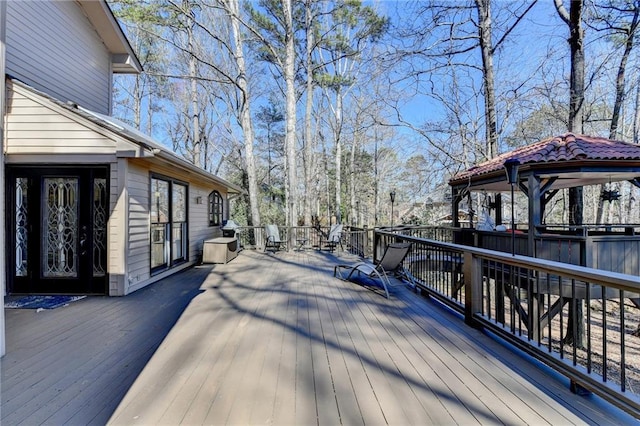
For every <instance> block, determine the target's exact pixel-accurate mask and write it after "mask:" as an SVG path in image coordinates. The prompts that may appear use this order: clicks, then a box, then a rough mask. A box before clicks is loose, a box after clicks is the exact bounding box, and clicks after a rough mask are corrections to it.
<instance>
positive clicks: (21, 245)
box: [6, 166, 109, 294]
mask: <svg viewBox="0 0 640 426" xmlns="http://www.w3.org/2000/svg"><path fill="white" fill-rule="evenodd" d="M108 172H109V170H108V167H104V166H81V167H78V166H74V167H56V168H51V167H47V168H43V167H35V166H31V167H11V166H8V167H7V174H6V176H7V183H6V186H7V192H6V195H7V206H8V208H7V227H6V229H7V236H6V240H7V254H8V256H7V275H8V277H7V278H8V284H9V292H10V293H15V294H105V293H106V292H107V278H108V276H107V220H108V217H109V179H108Z"/></svg>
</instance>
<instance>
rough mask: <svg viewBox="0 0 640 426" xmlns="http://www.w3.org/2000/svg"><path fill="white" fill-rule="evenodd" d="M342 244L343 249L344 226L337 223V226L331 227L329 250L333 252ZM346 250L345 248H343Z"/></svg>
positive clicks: (328, 238) (328, 242)
mask: <svg viewBox="0 0 640 426" xmlns="http://www.w3.org/2000/svg"><path fill="white" fill-rule="evenodd" d="M338 244H340V247H342V224H340V223H337V224H335V225H331V230H330V231H329V236H328V237H327V246H329V250H330V251H331V252H333V251H334V250H335V248H336V246H337V245H338ZM342 249H343V250H344V247H342Z"/></svg>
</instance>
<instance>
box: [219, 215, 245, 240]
mask: <svg viewBox="0 0 640 426" xmlns="http://www.w3.org/2000/svg"><path fill="white" fill-rule="evenodd" d="M239 228H240V225H238V224H237V223H236V222H235V221H234V220H233V219H228V220H225V221H224V222H222V228H220V229H222V236H223V237H230V238H235V237H237V233H238V232H240V231H239V230H238V229H239Z"/></svg>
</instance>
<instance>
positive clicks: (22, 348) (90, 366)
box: [1, 251, 633, 425]
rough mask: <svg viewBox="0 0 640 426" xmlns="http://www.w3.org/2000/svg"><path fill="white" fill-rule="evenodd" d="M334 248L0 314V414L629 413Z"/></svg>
mask: <svg viewBox="0 0 640 426" xmlns="http://www.w3.org/2000/svg"><path fill="white" fill-rule="evenodd" d="M338 256H341V255H337V254H329V253H317V252H300V253H298V252H294V253H284V252H280V253H277V254H275V255H268V254H263V253H259V252H252V251H244V252H242V253H241V254H240V256H239V257H238V258H236V259H235V260H233V261H232V262H231V263H229V264H226V265H215V266H213V265H204V266H199V267H195V268H192V269H190V270H187V271H185V272H182V273H179V274H177V275H175V276H173V277H171V278H168V279H165V280H163V281H161V282H159V283H157V284H154V285H152V286H150V287H148V288H145V289H143V290H140V291H138V292H136V293H134V294H132V295H129V296H126V297H123V298H107V297H91V298H87V299H84V300H81V301H78V302H74V303H72V304H71V305H69V306H68V307H64V308H58V309H55V310H51V311H44V312H39V313H36V312H35V311H31V310H8V311H7V313H6V324H7V355H6V356H5V357H4V358H3V359H2V361H1V363H2V380H1V415H2V417H1V419H2V421H1V423H2V424H3V425H17V424H25V425H35V424H52V425H59V424H74V425H75V424H78V425H80V424H105V423H111V424H123V425H129V424H204V423H207V424H274V425H281V424H301V425H302V424H304V425H311V424H320V425H327V424H329V425H334V424H498V423H502V424H554V425H555V424H600V425H603V424H624V423H631V422H632V421H633V419H631V418H630V417H629V416H627V415H626V414H624V413H621V412H620V411H619V410H617V409H615V408H613V407H611V406H610V405H608V404H606V403H604V402H603V401H602V400H600V399H599V398H597V397H595V396H588V397H580V396H577V395H574V394H572V393H570V392H569V390H568V384H567V380H566V379H564V378H562V377H559V376H558V375H556V374H554V373H552V372H549V371H548V370H547V369H545V368H543V367H540V365H539V364H537V363H535V362H534V361H531V360H528V359H526V358H523V357H522V356H521V355H519V354H518V353H516V352H514V351H511V350H509V349H507V348H505V347H503V346H502V345H501V344H500V343H499V342H497V341H496V340H494V339H492V338H491V337H489V336H487V335H485V334H483V333H482V332H479V331H477V330H474V329H471V328H469V327H467V326H465V324H464V322H463V321H462V319H461V318H460V317H459V316H457V315H456V314H454V313H451V312H450V311H449V310H447V309H445V308H443V307H441V306H440V305H438V304H437V303H436V302H433V301H430V300H426V299H423V298H421V297H419V296H417V295H415V294H413V293H412V292H411V291H409V290H408V289H406V288H404V287H402V286H399V287H395V288H393V289H392V290H391V294H392V297H391V299H390V300H387V299H385V298H384V297H383V296H381V295H380V294H379V293H375V292H373V291H371V290H368V289H365V288H364V287H361V286H358V285H354V284H352V283H347V282H343V281H340V280H338V279H335V278H333V276H332V271H333V265H334V264H336V263H337V262H339V261H344V260H345V259H344V258H342V259H338Z"/></svg>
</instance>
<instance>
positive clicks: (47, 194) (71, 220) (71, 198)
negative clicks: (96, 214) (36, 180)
mask: <svg viewBox="0 0 640 426" xmlns="http://www.w3.org/2000/svg"><path fill="white" fill-rule="evenodd" d="M43 186H44V188H43V189H44V194H43V195H44V200H43V203H42V246H41V250H42V254H41V259H42V276H43V277H45V278H51V277H74V278H75V277H77V276H78V251H79V247H78V246H79V241H78V240H79V237H80V235H79V234H80V232H79V230H80V227H79V224H78V221H79V218H78V178H62V177H59V178H45V179H44V183H43Z"/></svg>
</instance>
